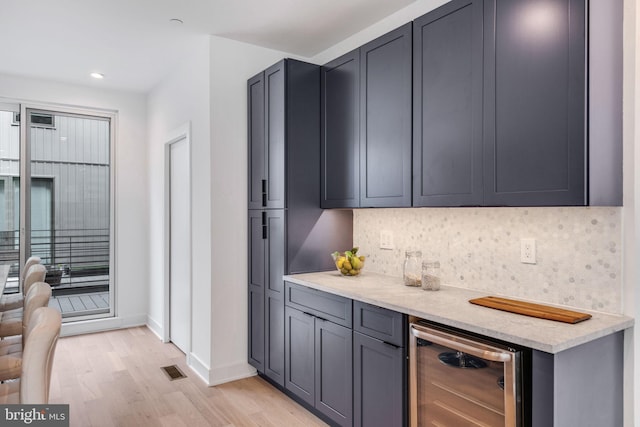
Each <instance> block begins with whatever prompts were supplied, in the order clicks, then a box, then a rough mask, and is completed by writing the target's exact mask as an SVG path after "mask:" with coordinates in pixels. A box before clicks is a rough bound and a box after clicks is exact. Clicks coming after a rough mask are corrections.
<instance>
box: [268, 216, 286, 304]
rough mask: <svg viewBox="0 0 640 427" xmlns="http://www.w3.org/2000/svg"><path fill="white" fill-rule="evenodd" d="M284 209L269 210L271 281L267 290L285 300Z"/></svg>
mask: <svg viewBox="0 0 640 427" xmlns="http://www.w3.org/2000/svg"><path fill="white" fill-rule="evenodd" d="M285 216H286V212H285V211H284V210H273V211H267V249H268V251H267V254H266V255H267V258H268V266H269V271H268V275H269V282H268V284H267V290H268V291H270V292H274V293H277V294H278V295H280V298H281V299H283V300H284V280H283V279H282V276H283V275H284V274H285V271H284V266H285V259H286V249H285V239H284V228H285Z"/></svg>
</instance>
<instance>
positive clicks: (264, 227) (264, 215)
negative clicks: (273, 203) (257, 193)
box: [262, 212, 267, 239]
mask: <svg viewBox="0 0 640 427" xmlns="http://www.w3.org/2000/svg"><path fill="white" fill-rule="evenodd" d="M262 238H263V239H266V238H267V213H266V212H262Z"/></svg>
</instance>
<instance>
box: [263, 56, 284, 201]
mask: <svg viewBox="0 0 640 427" xmlns="http://www.w3.org/2000/svg"><path fill="white" fill-rule="evenodd" d="M285 74H286V71H285V62H284V61H280V62H278V63H277V64H275V65H273V66H271V67H269V68H267V69H266V70H265V72H264V88H265V105H266V109H265V118H264V120H265V126H266V127H265V146H266V148H265V155H266V159H265V161H266V165H265V168H266V169H265V170H266V175H265V176H266V181H267V182H266V207H267V208H284V207H286V206H285V154H284V153H285V138H286V135H285V120H284V117H285V82H286V76H285Z"/></svg>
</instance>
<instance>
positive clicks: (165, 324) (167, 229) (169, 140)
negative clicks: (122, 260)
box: [162, 121, 208, 371]
mask: <svg viewBox="0 0 640 427" xmlns="http://www.w3.org/2000/svg"><path fill="white" fill-rule="evenodd" d="M182 140H185V142H186V144H187V151H188V153H189V155H188V159H189V165H188V169H189V215H193V212H192V209H191V207H192V205H193V203H192V182H191V122H190V121H189V122H186V123H184V124H183V125H181V126H179V127H177V128H175V129H173V130H172V131H170V132H168V134H167V136H166V138H165V143H164V214H163V222H164V227H163V228H164V233H163V246H164V248H163V251H164V304H163V306H164V307H163V314H162V340H163V341H164V342H169V341H171V337H170V330H171V329H170V324H169V323H170V315H169V314H170V288H171V274H170V273H171V272H170V265H171V252H170V246H171V242H170V236H171V221H170V213H171V200H170V198H169V193H170V188H171V187H170V186H171V144H174V143H176V142H178V141H182ZM192 222H193V221H192V220H191V217H190V218H189V255H188V257H187V258H188V259H189V260H191V263H190V265H189V275H188V276H189V277H188V286H189V337H188V343H187V351H185V353H186V354H187V355H189V354H191V350H192V346H191V344H192V341H193V337H192V335H193V322H192V315H193V300H192V298H193V283H192V278H193V257H192V256H191V252H192V251H191V247H192V245H193V242H192V228H191V227H192ZM187 363H188V361H187ZM202 366H205V365H202ZM207 371H208V368H207Z"/></svg>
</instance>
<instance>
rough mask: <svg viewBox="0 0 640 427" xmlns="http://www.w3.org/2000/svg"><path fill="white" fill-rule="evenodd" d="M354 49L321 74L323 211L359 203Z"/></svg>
mask: <svg viewBox="0 0 640 427" xmlns="http://www.w3.org/2000/svg"><path fill="white" fill-rule="evenodd" d="M359 72H360V57H359V54H358V50H355V51H353V52H350V53H347V54H346V55H343V56H341V57H340V58H338V59H335V60H333V61H331V62H329V63H328V64H326V65H325V66H323V67H322V71H321V88H322V93H321V115H322V122H321V123H322V129H321V136H322V139H321V155H320V166H321V175H322V180H321V186H320V187H321V202H320V205H321V207H323V208H347V207H349V208H352V207H358V206H359V203H360V200H359V198H360V184H359V179H360V176H359V170H360V167H359V162H360V159H359V140H358V138H359V136H358V132H359V129H358V123H359V120H360V118H359V113H358V112H359V103H360V98H359V96H358V92H359V86H358V80H359Z"/></svg>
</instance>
